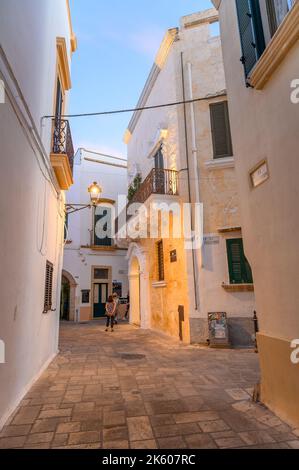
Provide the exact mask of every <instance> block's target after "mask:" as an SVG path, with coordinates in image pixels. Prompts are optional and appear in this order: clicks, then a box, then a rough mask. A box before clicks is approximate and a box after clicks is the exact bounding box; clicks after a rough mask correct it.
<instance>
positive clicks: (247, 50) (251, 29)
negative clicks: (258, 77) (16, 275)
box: [236, 0, 266, 78]
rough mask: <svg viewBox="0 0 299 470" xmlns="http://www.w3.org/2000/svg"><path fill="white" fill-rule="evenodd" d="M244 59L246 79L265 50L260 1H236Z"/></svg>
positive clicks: (242, 58)
mask: <svg viewBox="0 0 299 470" xmlns="http://www.w3.org/2000/svg"><path fill="white" fill-rule="evenodd" d="M236 7H237V15H238V22H239V30H240V38H241V47H242V57H241V62H242V63H243V65H244V71H245V76H246V78H247V77H248V75H249V73H250V71H251V70H252V69H253V67H254V65H255V64H256V62H257V61H258V59H259V58H260V56H261V55H262V53H263V52H264V50H265V47H266V45H265V37H264V30H263V23H262V17H261V11H260V5H259V0H236Z"/></svg>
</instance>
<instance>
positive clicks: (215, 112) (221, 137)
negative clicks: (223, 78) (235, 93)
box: [210, 101, 233, 158]
mask: <svg viewBox="0 0 299 470" xmlns="http://www.w3.org/2000/svg"><path fill="white" fill-rule="evenodd" d="M210 117H211V129H212V140H213V151H214V158H224V157H231V156H232V154H233V149H232V140H231V132H230V124H229V114H228V106H227V101H221V102H219V103H212V104H210Z"/></svg>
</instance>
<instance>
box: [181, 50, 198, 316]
mask: <svg viewBox="0 0 299 470" xmlns="http://www.w3.org/2000/svg"><path fill="white" fill-rule="evenodd" d="M183 56H184V54H183V52H181V74H182V88H183V101H184V131H185V151H186V165H187V168H186V170H187V180H188V199H189V204H190V205H191V211H190V212H191V231H192V232H193V231H194V219H193V211H192V197H191V181H190V168H189V148H188V129H187V109H186V103H185V101H186V92H185V76H184V61H183ZM193 244H194V241H193V240H192V265H193V287H194V306H195V310H198V296H197V279H198V278H197V263H196V253H195V250H194V248H193Z"/></svg>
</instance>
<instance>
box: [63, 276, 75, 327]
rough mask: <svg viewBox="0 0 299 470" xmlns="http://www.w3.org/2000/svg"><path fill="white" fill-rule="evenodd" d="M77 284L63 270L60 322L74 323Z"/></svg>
mask: <svg viewBox="0 0 299 470" xmlns="http://www.w3.org/2000/svg"><path fill="white" fill-rule="evenodd" d="M76 287H77V283H76V281H75V279H74V278H73V276H72V275H71V274H70V273H69V272H68V271H65V270H63V271H62V277H61V299H60V320H66V321H74V320H75V310H76Z"/></svg>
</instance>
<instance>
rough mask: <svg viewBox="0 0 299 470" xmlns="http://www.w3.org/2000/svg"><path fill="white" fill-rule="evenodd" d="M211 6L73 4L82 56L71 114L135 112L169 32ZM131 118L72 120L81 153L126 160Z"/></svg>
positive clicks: (118, 1)
mask: <svg viewBox="0 0 299 470" xmlns="http://www.w3.org/2000/svg"><path fill="white" fill-rule="evenodd" d="M211 6H212V4H211V2H210V0H71V10H72V20H73V28H74V31H75V33H76V35H77V38H78V50H77V51H76V53H75V54H74V55H73V62H72V84H73V88H72V91H71V102H70V112H71V113H81V112H94V111H103V110H104V111H105V110H110V109H120V108H132V107H134V106H135V105H136V103H137V100H138V98H139V95H140V92H141V90H142V88H143V85H144V83H145V80H146V78H147V76H148V73H149V71H150V68H151V66H152V63H153V61H154V58H155V55H156V52H157V49H158V47H159V45H160V42H161V40H162V38H163V35H164V33H165V31H166V30H167V29H168V28H171V27H175V26H178V25H179V18H180V17H181V16H183V15H187V14H190V13H194V12H196V11H200V10H204V9H206V8H210V7H211ZM129 119H130V115H129V114H122V115H114V116H101V117H89V118H74V119H72V120H71V126H72V134H73V140H74V144H75V147H76V148H77V147H79V146H83V147H86V148H88V149H92V150H97V151H101V152H109V153H112V154H113V155H118V156H126V146H125V145H124V143H123V142H122V138H123V134H124V131H125V129H126V127H127V124H128V122H129Z"/></svg>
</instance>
